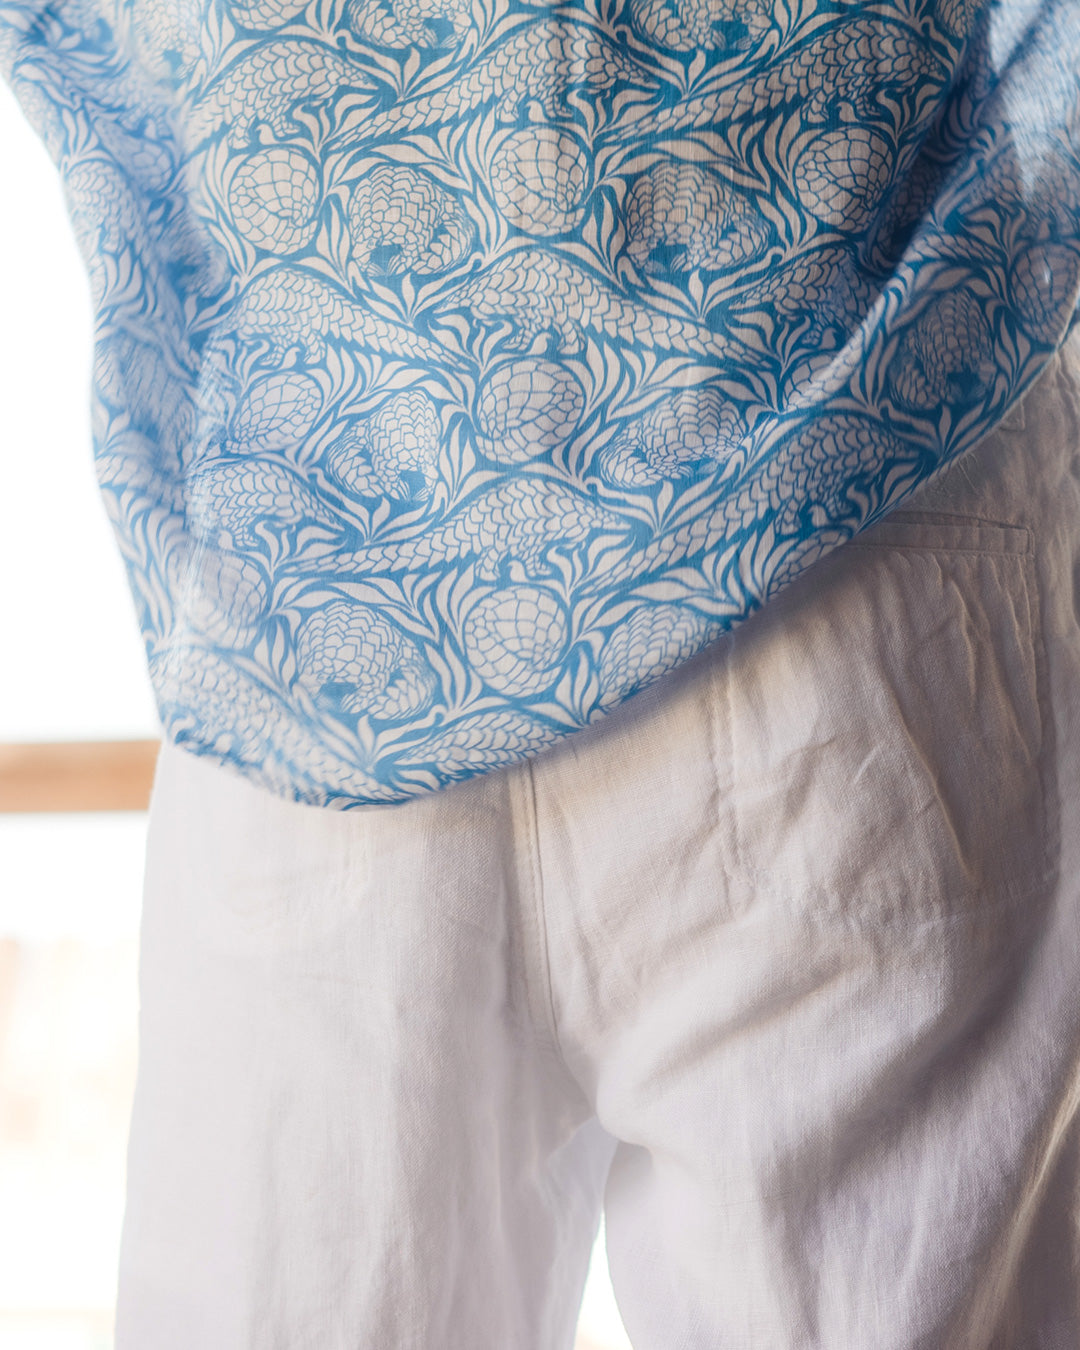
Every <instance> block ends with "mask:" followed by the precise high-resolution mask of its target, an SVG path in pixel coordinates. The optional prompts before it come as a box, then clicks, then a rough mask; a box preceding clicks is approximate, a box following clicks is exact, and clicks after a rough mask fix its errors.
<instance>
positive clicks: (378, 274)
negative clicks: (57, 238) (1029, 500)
mask: <svg viewBox="0 0 1080 1350" xmlns="http://www.w3.org/2000/svg"><path fill="white" fill-rule="evenodd" d="M0 68H2V69H3V70H4V72H5V73H6V75H7V77H8V78H9V80H10V81H11V83H12V85H13V87H14V89H15V92H16V94H17V96H18V97H19V99H20V100H21V102H22V105H23V107H24V109H25V110H26V112H27V114H28V116H29V117H30V118H31V120H32V121H33V122H34V124H35V125H36V127H37V128H38V130H39V132H40V133H41V135H42V136H43V137H44V139H45V141H46V143H47V145H48V147H49V149H50V151H51V152H52V154H53V156H54V157H55V159H56V161H57V162H58V164H59V166H60V170H61V172H62V174H63V178H64V181H65V184H66V188H67V192H68V198H69V202H70V207H71V212H72V216H73V219H74V222H75V224H76V227H77V230H78V233H79V236H80V239H81V244H82V248H83V251H84V254H85V257H86V260H87V264H88V267H89V271H90V276H91V280H92V284H93V291H94V301H95V307H96V312H97V322H98V329H97V343H96V363H95V446H96V456H97V465H98V473H99V478H100V481H101V484H102V488H103V490H104V493H105V496H106V500H107V502H108V505H109V509H110V511H111V514H112V518H113V521H114V523H115V526H116V529H117V532H118V536H119V539H120V543H121V547H122V549H123V552H124V556H125V558H126V561H127V564H128V568H129V572H130V577H131V583H132V587H133V590H134V593H135V597H136V601H137V605H138V609H139V614H140V619H141V623H142V627H143V631H144V634H145V639H146V644H147V649H148V654H149V661H150V668H151V674H152V678H153V681H154V685H155V689H156V692H157V696H158V700H159V706H160V709H161V714H162V718H163V721H164V725H165V728H166V730H167V733H168V735H169V736H170V737H171V738H172V739H173V740H174V741H176V742H178V743H180V744H183V745H184V746H186V747H187V748H188V749H190V750H193V751H196V752H198V753H201V754H205V755H208V756H210V757H212V758H213V759H216V760H218V761H219V762H225V763H229V764H232V765H234V766H235V767H237V768H238V769H240V770H241V771H242V772H244V773H245V774H247V775H248V776H249V777H251V778H252V779H253V780H255V781H257V782H259V783H261V784H263V785H265V786H268V787H270V788H271V789H273V790H275V791H277V792H279V793H282V794H285V795H288V796H292V797H295V798H297V799H299V800H303V801H309V802H314V803H320V804H327V805H335V806H342V807H347V806H351V805H355V804H360V803H374V802H393V801H401V800H405V799H407V798H409V797H412V796H415V795H418V794H420V793H424V792H428V791H431V790H434V789H437V788H440V787H442V786H445V785H447V784H449V783H452V782H453V781H455V780H457V779H461V778H466V777H469V776H471V775H474V774H477V773H482V772H484V771H486V770H489V769H492V768H495V767H497V766H499V765H502V764H506V763H509V762H512V761H514V760H517V759H520V758H522V757H524V756H528V755H531V754H533V753H535V752H537V751H538V750H540V749H541V748H542V747H544V746H546V745H548V744H549V743H551V742H552V741H555V740H556V739H558V738H559V737H561V736H564V735H566V734H567V733H570V732H573V731H575V730H576V729H578V728H581V727H584V726H587V725H589V724H591V723H592V722H594V721H595V720H596V719H597V718H599V717H601V716H603V715H604V713H605V712H607V711H609V710H610V709H612V708H614V707H615V706H617V705H618V704H619V703H620V702H622V700H624V699H625V698H627V697H628V696H629V695H631V694H633V693H634V692H635V691H636V690H638V689H640V688H641V687H643V686H644V685H646V684H648V683H650V682H651V681H653V680H655V679H656V678H657V677H659V676H660V675H661V674H663V673H664V672H665V671H666V670H668V669H670V668H672V667H673V666H675V665H677V664H678V663H680V662H682V661H684V660H686V659H687V658H688V657H690V656H691V655H693V654H694V653H695V652H697V651H698V650H700V649H701V648H702V647H703V646H704V645H705V644H707V643H709V642H711V641H712V640H714V639H715V638H716V637H718V636H719V635H720V634H721V633H723V632H724V631H726V630H727V629H729V628H731V627H732V626H733V625H734V624H736V623H738V622H739V621H740V620H742V619H744V618H745V617H746V616H747V615H749V614H750V613H751V612H753V611H754V610H755V609H756V608H758V607H759V606H760V605H762V604H763V603H764V602H766V601H767V599H768V598H769V597H770V596H771V595H772V594H774V593H775V592H776V591H777V590H778V589H780V588H781V587H783V586H784V585H785V584H786V583H787V582H788V581H790V580H791V579H792V578H794V577H795V576H797V575H798V574H799V573H800V572H801V571H802V570H803V569H805V568H806V567H808V566H809V565H810V564H811V563H812V562H813V561H814V560H815V559H816V558H818V557H820V556H821V555H822V554H824V553H826V552H827V551H829V550H831V549H832V548H834V547H836V546H837V545H840V544H842V543H843V542H844V541H845V540H847V539H849V538H850V537H851V536H852V535H854V534H855V533H856V532H857V531H858V530H860V529H861V528H862V527H863V526H865V525H866V524H868V523H869V522H870V521H872V520H874V519H876V518H878V517H879V516H881V515H882V514H883V513H884V512H886V511H887V510H889V509H890V508H891V507H892V506H894V505H896V504H897V503H898V502H900V501H901V500H902V499H903V498H904V497H905V496H906V495H907V494H909V493H910V492H911V491H912V490H913V489H914V488H916V487H917V486H918V485H919V484H920V483H922V482H924V481H925V480H926V479H927V478H928V477H930V476H931V475H932V474H933V473H934V472H935V470H937V469H938V468H939V467H940V466H942V465H943V464H945V463H947V462H949V461H951V460H953V459H954V458H955V457H956V456H957V455H959V454H961V453H962V452H964V451H965V450H967V449H968V448H969V447H971V446H973V445H974V444H975V443H976V442H978V441H979V440H980V438H982V437H983V436H984V435H985V433H986V432H987V431H988V430H989V429H990V428H991V427H993V426H994V425H995V424H996V423H997V422H998V421H1000V419H1001V417H1002V416H1003V415H1004V413H1005V412H1006V411H1007V409H1008V408H1009V407H1010V405H1011V404H1012V403H1013V402H1014V401H1015V400H1016V399H1017V397H1018V396H1019V395H1020V394H1021V393H1022V391H1023V390H1024V389H1026V387H1027V386H1028V385H1029V384H1030V383H1031V381H1032V380H1033V379H1034V378H1035V376H1036V375H1037V374H1038V373H1039V371H1040V370H1041V369H1042V367H1043V366H1044V365H1045V364H1046V362H1047V361H1048V360H1049V358H1050V356H1051V354H1052V353H1053V352H1054V351H1055V350H1056V348H1057V347H1058V346H1059V345H1060V343H1061V340H1062V338H1063V335H1064V333H1065V332H1066V330H1067V328H1068V327H1069V325H1070V323H1071V322H1072V320H1073V319H1074V317H1075V315H1076V312H1077V296H1078V291H1080V6H1078V5H1077V4H1076V0H997V2H996V3H986V2H985V0H875V3H864V0H568V2H567V3H563V4H551V3H547V2H546V0H539V2H538V3H530V2H529V0H346V2H345V3H342V0H169V2H168V3H166V2H165V0H49V2H48V3H45V2H44V0H0Z"/></svg>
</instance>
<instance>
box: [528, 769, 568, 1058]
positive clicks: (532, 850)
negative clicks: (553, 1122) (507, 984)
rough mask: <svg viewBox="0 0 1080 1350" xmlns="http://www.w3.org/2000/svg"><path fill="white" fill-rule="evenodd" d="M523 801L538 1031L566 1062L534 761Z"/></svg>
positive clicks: (529, 770) (529, 771) (529, 772)
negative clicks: (539, 1016)
mask: <svg viewBox="0 0 1080 1350" xmlns="http://www.w3.org/2000/svg"><path fill="white" fill-rule="evenodd" d="M522 767H523V769H524V774H523V775H522V777H523V784H522V793H521V796H522V800H523V803H524V807H525V818H526V819H525V830H526V836H527V847H528V853H529V876H530V883H531V886H530V889H531V891H532V902H533V903H532V921H533V929H534V932H535V934H536V943H537V956H538V958H539V965H540V990H539V996H540V1001H541V1002H542V1003H543V1010H544V1022H545V1025H544V1026H543V1027H542V1028H537V1030H538V1031H539V1032H541V1034H542V1038H543V1039H544V1040H546V1041H547V1042H548V1045H549V1048H550V1049H552V1050H554V1051H555V1052H556V1053H557V1054H558V1055H559V1057H560V1058H561V1059H564V1058H565V1057H564V1056H563V1050H562V1045H561V1043H560V1041H559V1028H558V1024H557V1022H556V1020H555V996H554V991H553V989H552V984H551V961H550V957H549V955H548V928H547V907H546V904H545V900H544V872H543V865H542V863H541V860H540V828H539V823H538V820H537V811H536V780H535V778H534V776H533V765H532V760H526V761H525V762H524V764H523V766H522Z"/></svg>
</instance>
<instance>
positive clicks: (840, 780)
mask: <svg viewBox="0 0 1080 1350" xmlns="http://www.w3.org/2000/svg"><path fill="white" fill-rule="evenodd" d="M1039 631H1040V630H1039V617H1038V593H1037V582H1036V573H1035V567H1034V556H1033V541H1032V537H1031V533H1030V531H1029V530H1027V529H1026V528H1024V527H1022V526H1017V525H1010V524H1001V523H998V522H995V521H990V520H975V519H971V518H968V517H958V516H952V515H949V514H947V513H941V512H895V513H893V514H892V515H891V516H889V517H888V518H886V519H885V520H884V521H882V522H880V523H879V524H877V525H876V526H873V527H871V528H870V529H869V530H867V531H865V532H864V533H863V534H862V535H860V536H858V537H857V538H856V539H855V540H853V541H852V542H850V543H849V544H846V545H844V546H843V547H841V548H840V549H838V550H837V551H836V552H835V553H833V554H832V555H830V556H829V557H827V558H825V559H823V560H822V561H821V562H819V563H817V564H815V566H814V567H813V568H811V569H810V570H809V571H807V572H806V573H805V574H804V575H803V576H802V577H801V578H799V579H798V580H797V581H796V582H794V583H793V584H792V585H791V586H790V587H788V589H787V590H786V591H784V592H782V593H781V594H780V595H778V596H777V597H776V598H775V599H774V600H772V601H770V603H769V604H768V605H767V606H766V607H765V609H764V610H763V611H762V612H761V613H759V614H758V615H756V616H754V617H753V618H752V619H750V620H749V621H748V622H747V623H746V624H744V625H743V626H742V628H741V629H739V630H737V631H736V633H735V634H733V635H732V642H731V647H730V652H729V658H728V660H727V661H726V662H725V663H724V665H723V668H722V673H721V679H722V682H723V690H722V691H721V690H720V689H717V690H716V691H715V692H716V697H715V700H714V708H715V713H716V717H715V725H716V732H717V740H718V743H717V747H716V748H717V762H718V765H720V766H722V767H721V770H720V772H721V773H723V772H724V767H726V771H727V776H728V781H727V782H726V783H722V784H721V791H722V794H723V795H722V800H724V799H726V803H727V805H728V807H729V809H730V814H728V815H727V819H728V820H729V822H730V831H731V836H732V838H731V844H732V848H731V866H732V869H733V872H734V876H733V880H739V881H742V882H745V884H746V887H747V888H748V891H749V892H750V893H751V894H752V895H753V896H754V897H757V898H763V897H764V895H769V896H771V897H773V899H774V900H776V901H778V902H781V903H787V904H791V905H795V906H797V907H799V908H800V909H803V908H805V907H812V908H813V909H814V911H815V912H819V913H835V914H842V915H844V916H846V917H850V918H852V919H869V920H873V921H876V922H885V921H890V920H894V919H910V918H912V917H914V918H919V917H925V918H934V917H936V916H939V915H944V914H949V913H953V912H955V911H957V910H958V909H964V908H969V907H970V906H972V905H979V906H986V905H995V904H1004V903H1009V902H1012V901H1014V900H1019V899H1022V898H1023V897H1024V896H1025V895H1027V894H1029V893H1030V892H1031V891H1032V889H1033V888H1035V887H1037V886H1038V885H1039V882H1040V880H1041V879H1042V876H1043V874H1044V872H1045V869H1046V862H1047V848H1046V827H1045V818H1046V809H1045V801H1044V791H1043V785H1042V780H1043V763H1042V760H1043V745H1044V722H1045V718H1044V715H1043V704H1044V690H1043V680H1044V671H1043V658H1042V648H1041V640H1040V636H1039Z"/></svg>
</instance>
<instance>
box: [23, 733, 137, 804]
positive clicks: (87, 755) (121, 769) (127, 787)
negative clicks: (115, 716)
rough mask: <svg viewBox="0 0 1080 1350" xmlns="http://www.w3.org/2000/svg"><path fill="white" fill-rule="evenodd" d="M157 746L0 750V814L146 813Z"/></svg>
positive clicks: (80, 744)
mask: <svg viewBox="0 0 1080 1350" xmlns="http://www.w3.org/2000/svg"><path fill="white" fill-rule="evenodd" d="M157 752H158V742H157V741H50V742H45V743H41V744H33V743H30V742H22V743H14V744H13V743H11V742H9V743H7V744H4V745H0V812H23V811H63V812H67V811H144V810H145V809H146V806H147V803H148V802H149V800H150V784H151V782H152V781H153V777H154V764H155V762H156V761H157Z"/></svg>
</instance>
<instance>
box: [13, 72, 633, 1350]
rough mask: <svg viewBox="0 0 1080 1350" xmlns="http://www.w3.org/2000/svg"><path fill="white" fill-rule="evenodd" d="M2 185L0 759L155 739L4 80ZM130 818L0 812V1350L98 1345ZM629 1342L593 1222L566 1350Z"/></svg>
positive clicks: (40, 159) (56, 193)
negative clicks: (573, 1343)
mask: <svg viewBox="0 0 1080 1350" xmlns="http://www.w3.org/2000/svg"><path fill="white" fill-rule="evenodd" d="M0 182H2V183H3V184H4V195H3V198H2V201H3V206H4V209H3V210H2V211H0V409H2V410H3V420H2V422H0V466H2V477H0V483H2V487H0V747H2V746H4V745H7V746H11V745H12V744H16V745H18V744H20V743H24V742H71V741H86V740H91V741H111V740H121V741H123V740H131V739H138V738H145V737H154V736H156V735H157V723H156V718H155V713H154V705H153V699H152V697H151V693H150V688H149V682H148V680H147V677H146V674H145V670H144V666H143V656H142V645H141V643H140V641H139V637H138V634H137V631H136V627H135V621H134V616H133V611H132V606H131V604H130V601H129V599H128V595H127V589H126V582H125V580H124V576H123V569H122V566H121V563H120V559H119V555H118V553H117V552H116V549H115V547H114V546H113V543H112V538H111V534H110V530H109V525H108V522H107V520H106V517H105V512H104V508H103V507H102V504H101V502H100V500H99V498H98V493H97V487H96V484H95V482H94V478H93V467H92V462H91V453H90V444H89V431H88V420H89V414H88V409H89V370H90V331H91V325H90V312H89V302H88V296H87V287H86V282H85V278H84V275H83V269H82V264H81V262H80V260H79V257H78V255H77V253H76V251H75V246H74V243H73V241H72V238H71V234H70V231H69V229H68V225H67V220H66V215H65V211H64V205H63V199H62V196H61V193H60V189H59V183H58V180H57V176H56V173H55V170H54V168H53V166H52V164H51V163H50V162H49V160H48V157H47V156H46V154H45V151H44V149H43V148H42V147H41V145H40V144H39V143H38V141H37V140H36V138H35V137H34V135H33V133H32V131H31V130H30V128H29V127H28V126H27V125H26V123H25V122H24V121H23V119H22V116H21V114H20V113H19V111H18V108H17V106H16V104H15V102H14V99H13V97H12V95H11V94H10V92H9V91H8V89H7V88H6V86H4V85H3V84H0ZM145 825H146V818H145V814H144V813H143V812H141V811H110V812H107V813H105V812H101V813H98V812H93V811H91V812H85V811H83V812H79V813H77V814H40V813H38V814H24V813H16V814H8V813H4V812H0V1350H108V1348H109V1347H111V1346H112V1316H113V1315H112V1308H113V1297H114V1281H115V1270H116V1261H117V1253H118V1247H119V1235H120V1223H121V1218H122V1213H123V1185H124V1154H125V1149H126V1142H127V1122H128V1113H129V1110H130V1104H131V1094H132V1089H133V1086H134V1076H135V1054H136V1019H137V1012H138V1003H137V990H136V961H137V943H138V924H139V903H140V901H139V897H140V885H141V875H142V865H143V853H144V839H145ZM629 1345H630V1343H629V1341H628V1339H627V1338H626V1334H625V1332H624V1331H623V1328H622V1324H621V1322H620V1319H619V1315H618V1311H617V1309H616V1307H615V1301H614V1296H613V1294H612V1292H611V1286H610V1282H609V1280H608V1276H607V1266H606V1261H605V1258H604V1251H603V1230H601V1233H600V1236H599V1239H598V1241H597V1245H596V1248H595V1250H594V1253H593V1261H592V1266H591V1269H590V1273H589V1281H588V1285H587V1288H586V1294H585V1301H584V1304H583V1307H582V1313H581V1324H580V1329H579V1337H578V1345H577V1350H629ZM193 1350H194V1348H193ZM433 1350H434V1348H433Z"/></svg>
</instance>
